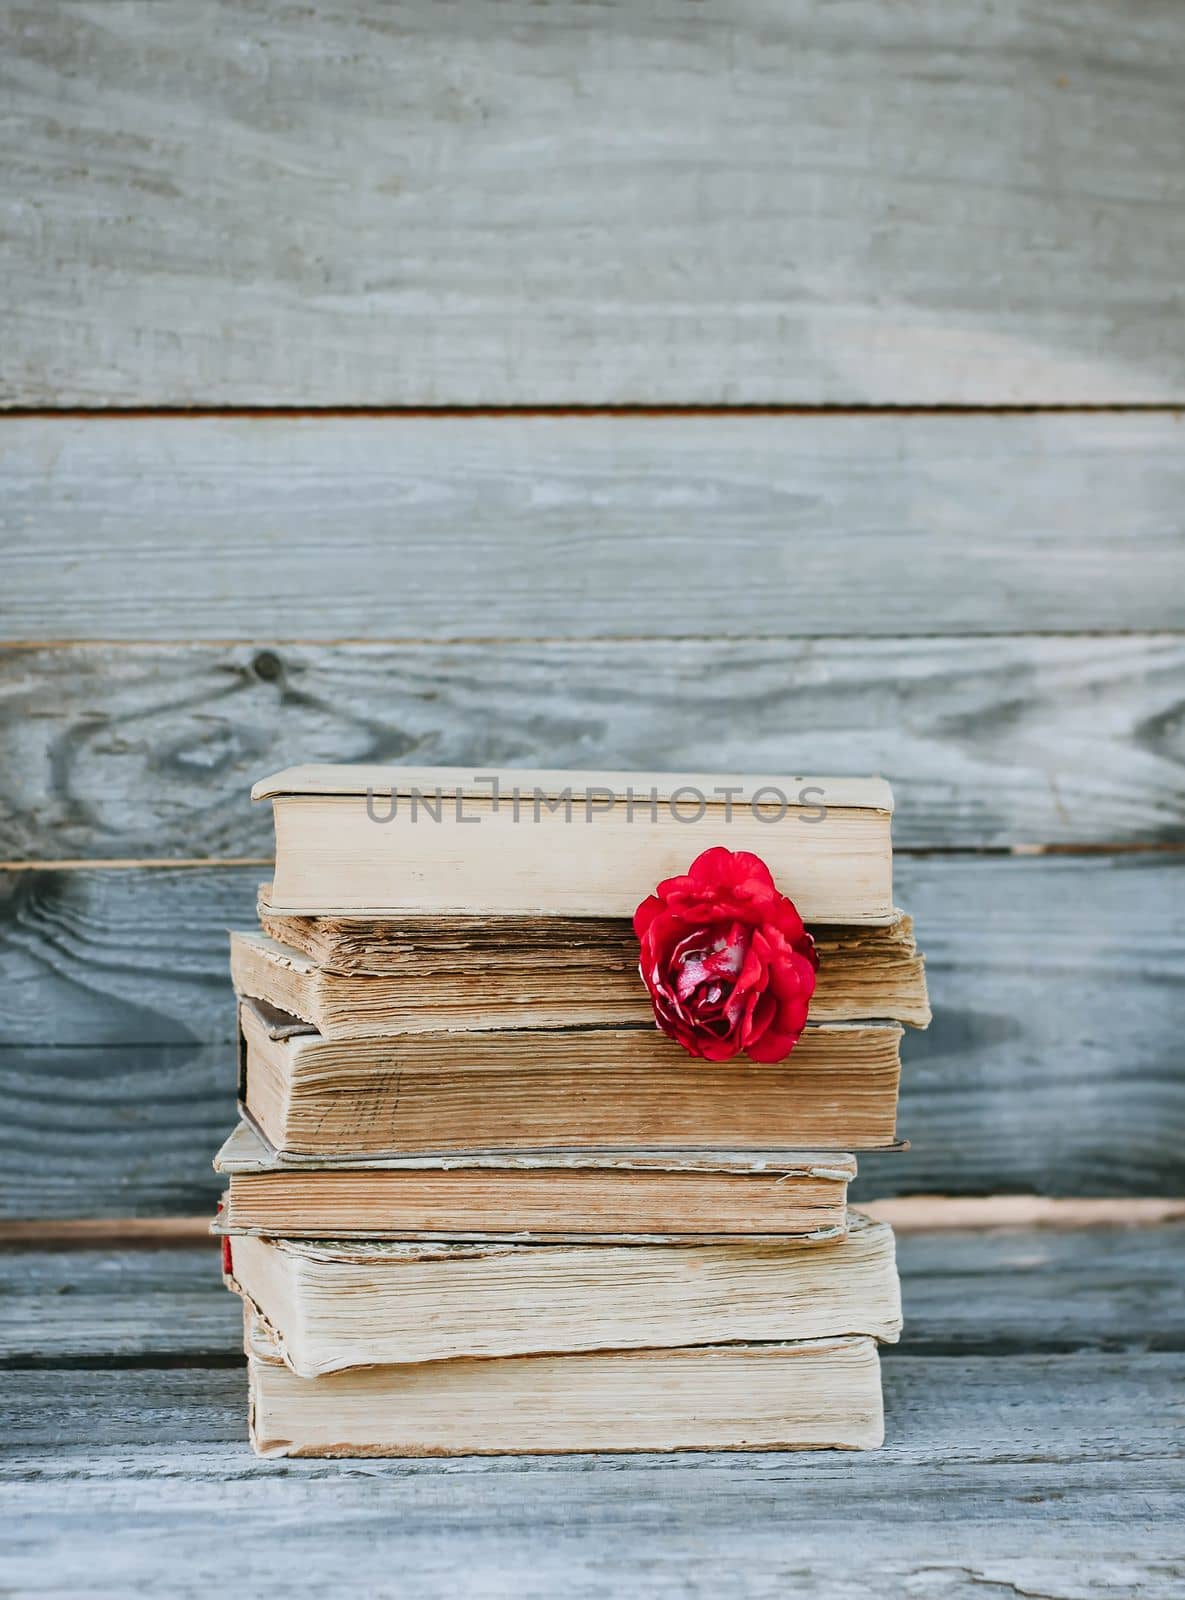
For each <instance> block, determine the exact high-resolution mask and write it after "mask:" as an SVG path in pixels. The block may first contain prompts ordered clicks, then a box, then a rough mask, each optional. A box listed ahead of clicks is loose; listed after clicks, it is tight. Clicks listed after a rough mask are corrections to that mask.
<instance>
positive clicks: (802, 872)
mask: <svg viewBox="0 0 1185 1600" xmlns="http://www.w3.org/2000/svg"><path fill="white" fill-rule="evenodd" d="M251 794H252V799H255V800H271V801H272V805H273V809H274V815H275V828H276V869H275V876H274V880H273V883H272V889H271V896H270V900H271V909H272V910H273V911H274V912H275V913H277V914H280V915H298V916H299V915H303V916H322V915H329V914H334V913H336V914H349V913H357V914H359V915H379V916H385V915H405V916H438V915H439V916H447V915H454V914H457V913H470V914H477V915H516V916H566V917H629V916H632V915H633V912H634V909H635V907H636V906H637V905H638V903H639V902H640V901H641V900H643V899H644V898H645V897H646V895H647V894H649V893H650V892H651V891H652V890H653V889H654V886H655V885H656V884H657V883H659V882H661V881H662V880H663V879H664V878H671V877H677V876H679V875H680V874H681V873H684V872H686V871H687V868H688V867H689V866H690V864H691V862H692V861H693V860H694V859H695V857H696V856H698V855H699V854H700V853H701V852H702V851H704V850H707V849H709V848H711V846H713V845H724V846H726V847H727V848H728V849H730V850H749V851H752V852H753V853H754V854H756V855H759V856H760V857H761V858H762V860H763V861H764V862H765V863H766V865H767V866H768V867H769V869H770V871H771V873H772V874H773V877H774V881H775V883H776V884H777V885H778V887H779V889H781V890H782V892H783V893H784V894H788V895H789V896H790V898H791V899H792V900H793V901H794V903H795V905H796V906H797V907H798V910H799V913H800V915H801V916H802V917H803V918H804V919H805V920H806V921H807V922H828V923H865V924H871V923H888V922H890V921H892V919H893V916H894V911H893V886H892V846H891V843H890V837H889V827H890V821H891V817H892V810H893V794H892V790H891V789H890V788H889V785H888V784H887V783H886V782H885V781H884V780H883V779H882V778H790V777H755V776H727V775H719V774H716V775H712V774H703V773H692V774H687V773H646V772H543V771H528V770H514V769H501V770H493V769H481V768H469V767H389V766H385V767H381V766H307V767H289V768H287V769H286V770H285V771H283V772H278V773H276V775H275V776H274V777H271V778H265V779H263V781H262V782H260V783H257V784H256V785H255V787H254V789H253V790H252V791H251Z"/></svg>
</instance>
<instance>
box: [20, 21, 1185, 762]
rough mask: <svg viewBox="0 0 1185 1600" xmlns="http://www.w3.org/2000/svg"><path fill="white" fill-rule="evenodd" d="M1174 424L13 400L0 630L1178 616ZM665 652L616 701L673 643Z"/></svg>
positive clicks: (1072, 624) (872, 630)
mask: <svg viewBox="0 0 1185 1600" xmlns="http://www.w3.org/2000/svg"><path fill="white" fill-rule="evenodd" d="M64 9H65V8H64V7H61V6H58V7H54V8H52V10H51V12H50V13H49V14H51V15H53V14H60V13H61V11H62V10H64ZM159 9H160V8H158V7H152V8H149V11H148V12H146V13H145V15H146V16H148V15H152V16H156V15H158V14H159ZM167 9H168V7H167V6H166V10H167ZM111 14H112V15H121V14H122V13H120V12H118V11H115V12H112V13H111ZM4 15H5V16H9V15H11V10H8V11H6V12H5V13H4ZM500 15H501V13H500ZM1079 20H1081V19H1079ZM1181 33H1182V37H1183V39H1185V21H1183V22H1182V23H1181ZM1183 76H1185V75H1183ZM1182 184H1183V185H1185V179H1182ZM1183 247H1185V240H1183ZM9 320H10V322H11V321H12V316H10V319H9ZM643 343H645V341H643ZM1181 344H1182V349H1183V355H1185V336H1183V337H1182V339H1181ZM648 359H649V357H648ZM9 370H11V363H10V364H9ZM322 398H324V397H322ZM904 398H905V397H904V395H903V394H902V393H900V392H896V393H895V394H894V396H893V399H894V400H896V401H900V400H903V399H904ZM1026 398H1027V399H1033V398H1035V397H1034V396H1033V395H1032V394H1029V395H1027V396H1026ZM1182 438H1183V434H1182V427H1181V424H1180V423H1179V422H1178V421H1177V418H1176V416H1175V415H1174V414H1173V413H1169V412H1154V413H1128V414H1123V413H1110V414H1067V415H1044V416H1043V415H1007V416H986V415H976V416H970V417H968V416H928V415H883V416H872V417H870V416H861V415H852V416H762V415H751V416H678V417H638V416H574V417H547V416H544V417H524V416H505V417H451V418H449V417H402V418H400V417H394V418H391V417H389V418H365V417H361V418H360V417H337V418H333V417H329V418H307V419H294V418H259V417H254V418H243V417H237V418H236V417H224V418H210V417H206V418H181V417H172V418H170V417H164V418H161V417H156V418H153V417H137V418H133V419H123V420H119V421H114V420H111V419H106V420H105V419H102V418H98V419H96V418H90V419H77V418H53V417H50V418H45V417H42V418H21V419H11V420H10V421H9V422H7V423H6V424H5V426H4V428H3V429H2V430H0V533H2V534H3V543H4V546H5V561H4V578H5V582H4V584H3V589H2V592H0V638H2V639H8V640H34V641H36V640H58V639H92V640H94V639H121V640H146V639H147V640H152V639H180V640H198V639H206V640H226V639H239V640H257V639H260V640H321V641H332V640H337V639H370V640H385V641H391V640H409V639H411V640H424V639H434V640H444V639H453V640H458V639H478V640H486V639H494V638H498V639H524V638H526V639H538V638H547V639H556V640H571V639H584V638H592V637H598V638H606V637H613V638H640V639H650V638H654V637H655V636H661V637H664V638H692V639H695V638H708V639H716V640H719V639H721V638H737V637H739V638H742V639H745V640H748V641H750V642H751V641H753V640H754V639H758V638H762V637H772V638H777V639H785V638H787V637H788V636H789V637H792V638H793V637H797V638H799V639H804V638H807V637H814V636H836V635H838V636H843V637H850V636H853V635H855V636H860V635H877V636H894V635H899V634H939V635H960V634H1009V633H1021V632H1026V631H1039V632H1042V633H1065V632H1073V631H1075V630H1090V631H1116V630H1119V631H1127V630H1133V629H1168V630H1180V628H1181V625H1182V618H1181V607H1180V603H1179V596H1180V593H1181V591H1182V589H1185V540H1183V539H1182V536H1181V535H1182V511H1181V506H1182V502H1183V501H1185V451H1183V450H1182ZM665 658H666V647H665V646H664V647H663V656H662V657H661V658H658V657H656V656H655V655H654V654H653V652H651V654H650V655H649V656H648V658H647V660H648V665H647V667H646V669H645V671H644V673H642V674H641V675H640V677H639V679H638V680H637V681H636V682H635V683H634V684H633V685H632V686H631V691H630V696H629V698H630V700H631V701H632V702H636V701H637V700H638V698H639V696H640V694H641V692H642V690H643V689H644V688H645V687H646V685H647V684H650V685H651V686H652V692H659V693H666V692H667V691H664V690H663V689H662V687H661V682H662V679H663V678H664V677H665V676H666V672H667V671H670V670H674V671H675V673H676V676H677V677H680V676H683V675H684V674H685V673H686V671H687V667H686V661H687V657H686V654H685V653H684V654H683V655H682V657H681V658H677V659H680V660H681V662H682V665H681V667H680V668H677V669H670V668H668V665H667V662H666V659H665ZM738 658H739V656H738V652H737V651H734V652H733V653H732V654H731V657H729V656H726V657H725V658H724V660H725V661H728V660H731V661H732V662H734V663H735V662H736V661H737V660H738ZM800 667H801V668H802V670H804V671H805V670H806V664H805V663H804V662H800ZM664 669H666V670H664ZM916 670H917V669H916V668H915V669H914V670H913V671H908V670H907V672H906V676H907V678H908V679H911V680H913V681H914V683H915V685H916ZM808 681H809V680H808ZM697 682H698V685H699V688H700V693H701V695H703V696H704V697H705V698H707V699H708V700H710V701H711V700H715V699H717V698H718V697H717V693H716V691H715V689H714V687H713V686H712V685H711V682H710V680H709V681H708V682H707V683H705V680H704V679H703V677H702V675H701V677H700V678H699V679H698V680H697ZM378 687H379V686H378V683H377V682H376V683H374V684H372V690H375V691H377V689H378ZM553 693H554V689H553ZM550 698H551V696H549V699H550ZM520 717H521V713H520ZM369 718H370V721H371V724H372V726H373V728H374V732H375V733H376V735H377V734H378V732H379V730H380V729H381V728H382V727H383V726H384V725H385V724H386V722H387V717H386V716H384V715H383V714H382V713H381V712H376V708H375V704H374V701H373V699H372V702H371V707H370V712H369ZM295 755H296V753H295V752H294V753H293V755H292V756H290V757H289V760H292V759H295ZM700 764H702V754H701V757H700ZM814 765H815V768H816V770H817V762H816V763H814ZM742 770H746V771H753V770H755V768H754V765H753V762H752V761H750V762H749V763H748V764H747V765H746V766H745V767H744V768H743V769H742ZM857 770H864V769H863V768H859V769H857Z"/></svg>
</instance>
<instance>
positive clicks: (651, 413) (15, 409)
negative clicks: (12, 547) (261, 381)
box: [0, 396, 1185, 422]
mask: <svg viewBox="0 0 1185 1600" xmlns="http://www.w3.org/2000/svg"><path fill="white" fill-rule="evenodd" d="M1183 410H1185V396H1182V397H1181V398H1180V399H1176V400H1132V401H1127V402H1123V401H1121V402H1118V403H1115V404H1110V403H1107V402H1105V401H1094V402H1092V401H1080V402H1075V401H1070V400H1062V401H1052V402H1047V403H1042V402H1040V401H1035V402H1031V403H1025V402H1021V401H1008V402H1003V403H1000V404H996V405H991V404H988V403H984V402H978V403H976V402H948V403H945V404H940V403H935V404H931V405H909V404H906V405H893V404H890V403H887V402H881V403H878V404H870V405H860V404H855V403H850V402H849V403H847V404H842V403H835V404H826V403H824V404H821V405H802V404H798V405H793V404H786V403H783V402H779V401H775V400H769V401H751V402H748V403H743V404H739V405H712V404H708V403H706V402H705V403H690V404H687V405H676V404H667V405H652V404H644V403H642V402H640V401H632V400H623V401H621V402H620V403H619V404H607V403H604V402H600V403H593V404H590V405H579V404H575V403H571V404H567V405H559V404H553V405H501V406H497V405H485V406H482V405H472V406H466V405H439V406H425V405H420V406H384V405H347V404H333V403H329V404H326V405H290V406H258V405H246V406H219V405H191V406H184V405H156V406H150V405H149V406H145V405H129V406H120V405H112V406H3V405H0V422H3V421H4V420H5V419H7V418H10V417H11V418H12V419H13V420H14V421H29V420H38V421H40V420H48V421H54V420H56V419H59V418H60V419H61V420H62V421H66V422H69V421H79V420H82V421H91V420H93V421H98V422H108V421H110V422H122V421H138V420H141V421H142V420H143V419H145V418H151V417H173V418H177V419H179V420H182V421H184V420H186V419H188V418H202V417H232V418H233V417H246V418H251V417H259V418H263V419H266V418H269V417H280V418H292V419H300V418H305V417H307V418H308V419H309V420H311V421H317V420H320V419H322V418H329V417H390V418H392V419H402V418H408V419H409V420H414V419H415V418H417V417H430V418H436V417H461V418H466V417H878V416H887V417H902V416H905V417H1030V416H1043V415H1047V414H1052V415H1077V414H1085V415H1096V414H1103V415H1118V416H1122V415H1123V414H1124V413H1125V412H1137V413H1144V412H1153V413H1155V412H1162V413H1165V414H1167V415H1169V416H1174V417H1175V416H1179V415H1180V414H1181V412H1182V411H1183Z"/></svg>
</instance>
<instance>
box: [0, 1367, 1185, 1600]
mask: <svg viewBox="0 0 1185 1600" xmlns="http://www.w3.org/2000/svg"><path fill="white" fill-rule="evenodd" d="M1183 1377H1185V1363H1183V1360H1182V1357H1181V1356H1179V1355H1159V1356H1157V1355H1151V1356H1143V1357H1139V1358H1136V1359H1133V1358H1131V1357H1129V1356H1106V1355H1080V1356H1075V1357H1073V1358H1066V1357H1056V1356H1055V1357H1048V1356H1015V1357H1010V1358H1006V1359H1003V1360H990V1359H983V1358H978V1359H976V1358H969V1359H968V1358H962V1359H960V1358H948V1359H942V1358H930V1359H926V1358H917V1357H913V1358H911V1357H898V1358H896V1359H894V1360H892V1361H890V1362H886V1364H885V1390H886V1412H887V1427H888V1442H887V1444H886V1447H885V1449H884V1450H883V1451H881V1452H879V1453H874V1454H871V1455H844V1454H830V1453H828V1454H820V1455H813V1454H808V1455H800V1456H795V1455H785V1454H773V1455H757V1456H753V1455H746V1454H743V1453H742V1454H737V1455H728V1456H721V1455H705V1456H699V1455H685V1456H680V1457H674V1458H671V1457H658V1456H643V1457H620V1456H619V1457H612V1456H602V1457H589V1456H582V1457H581V1456H578V1457H570V1458H562V1457H553V1458H543V1459H535V1460H517V1461H516V1460H513V1459H505V1458H504V1459H502V1460H493V1461H473V1460H468V1461H466V1460H461V1461H451V1462H438V1461H437V1462H433V1461H418V1462H355V1463H349V1462H315V1461H308V1462H303V1461H302V1462H271V1461H268V1462H260V1461H256V1460H254V1459H253V1458H252V1457H251V1455H250V1453H249V1451H248V1447H247V1445H246V1442H245V1438H244V1435H245V1422H246V1393H245V1382H244V1379H243V1376H242V1374H241V1373H240V1372H230V1371H225V1370H223V1371H209V1370H202V1369H193V1368H189V1369H184V1368H183V1369H173V1370H164V1371H148V1372H144V1371H117V1372H95V1371H86V1372H61V1371H57V1372H32V1373H19V1374H9V1375H7V1378H6V1386H7V1393H6V1401H7V1405H8V1411H9V1426H8V1428H7V1429H6V1434H5V1441H4V1444H3V1446H2V1447H0V1509H2V1511H3V1514H4V1519H5V1521H4V1525H5V1530H6V1531H5V1545H6V1551H5V1555H6V1561H5V1577H6V1581H7V1583H8V1584H9V1585H10V1586H11V1587H12V1588H13V1589H14V1590H15V1591H16V1592H17V1593H20V1594H25V1593H28V1592H32V1591H33V1590H34V1589H36V1591H37V1592H45V1590H46V1589H47V1588H48V1589H50V1591H51V1592H56V1593H70V1594H96V1593H103V1594H111V1593H113V1592H118V1593H120V1594H148V1593H151V1594H159V1593H161V1592H162V1589H163V1590H164V1591H166V1592H168V1593H170V1594H181V1595H194V1596H197V1595H199V1594H202V1595H208V1594H209V1593H210V1592H211V1590H212V1589H213V1588H214V1587H215V1586H225V1584H226V1583H227V1582H228V1581H229V1580H230V1578H231V1576H232V1573H234V1574H238V1575H239V1576H240V1577H241V1576H242V1575H243V1574H244V1573H253V1572H258V1573H259V1574H260V1579H261V1581H262V1578H263V1574H266V1576H267V1581H268V1583H269V1584H274V1585H275V1586H276V1588H277V1590H278V1591H279V1590H282V1591H283V1592H284V1593H294V1594H300V1595H306V1594H307V1595H313V1594H317V1593H321V1594H323V1593H324V1592H325V1590H326V1589H327V1588H331V1587H333V1586H334V1585H335V1584H338V1583H340V1581H341V1574H342V1572H343V1570H344V1569H345V1568H346V1567H348V1570H349V1575H350V1582H351V1583H352V1584H354V1585H357V1587H358V1588H359V1589H360V1590H362V1591H364V1592H366V1593H374V1594H381V1595H394V1594H396V1593H398V1592H404V1593H406V1592H407V1591H408V1590H409V1589H412V1590H414V1592H415V1593H416V1594H425V1595H429V1596H435V1595H441V1596H443V1595H446V1594H447V1595H452V1594H455V1593H456V1592H457V1589H458V1587H464V1589H465V1590H466V1592H467V1593H474V1594H478V1595H482V1596H505V1595H509V1594H512V1593H514V1594H521V1595H524V1596H538V1597H543V1596H551V1595H554V1594H556V1593H558V1592H563V1593H565V1594H576V1595H582V1596H583V1595H587V1596H609V1595H613V1594H620V1593H622V1592H623V1591H624V1592H628V1593H630V1594H639V1595H656V1596H660V1597H664V1600H665V1597H666V1596H672V1597H673V1596H676V1595H678V1596H686V1595H689V1594H690V1595H701V1594H702V1595H707V1594H713V1595H718V1594H730V1595H744V1596H754V1597H760V1600H764V1597H766V1596H770V1597H773V1596H777V1595H784V1594H785V1593H786V1592H787V1585H788V1584H790V1583H792V1585H793V1590H794V1592H795V1593H806V1594H810V1595H815V1596H827V1597H834V1600H841V1597H842V1600H852V1597H854V1596H856V1595H858V1594H863V1593H869V1592H876V1593H899V1592H903V1593H911V1592H913V1593H923V1594H932V1595H941V1596H944V1597H945V1596H948V1595H954V1596H958V1597H960V1600H970V1597H972V1596H975V1597H977V1600H982V1597H983V1596H984V1595H985V1594H986V1595H1000V1596H1001V1600H1002V1597H1003V1596H1005V1595H1014V1594H1016V1593H1024V1594H1030V1595H1033V1594H1040V1595H1047V1596H1057V1597H1067V1596H1069V1597H1073V1596H1078V1597H1082V1596H1089V1597H1092V1600H1094V1597H1100V1600H1101V1597H1103V1596H1108V1595H1115V1596H1118V1595H1125V1596H1126V1595H1130V1594H1133V1593H1139V1594H1140V1595H1141V1596H1144V1595H1148V1596H1153V1597H1156V1600H1175V1596H1176V1595H1177V1594H1179V1592H1180V1585H1181V1581H1182V1578H1183V1577H1185V1563H1183V1562H1182V1559H1181V1555H1180V1532H1179V1530H1180V1518H1179V1512H1180V1505H1181V1495H1182V1489H1183V1487H1185V1471H1183V1468H1182V1462H1181V1445H1180V1432H1179V1428H1178V1426H1177V1421H1176V1417H1175V1415H1174V1410H1175V1407H1176V1405H1177V1402H1178V1400H1179V1394H1180V1384H1181V1381H1182V1378H1183ZM228 1496H229V1498H228ZM393 1575H394V1576H393Z"/></svg>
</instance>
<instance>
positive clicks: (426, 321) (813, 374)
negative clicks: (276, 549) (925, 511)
mask: <svg viewBox="0 0 1185 1600" xmlns="http://www.w3.org/2000/svg"><path fill="white" fill-rule="evenodd" d="M2 21H3V40H2V48H0V59H2V60H3V61H4V63H5V68H4V77H3V80H2V82H3V89H4V95H5V103H6V108H7V110H6V116H5V121H4V145H3V148H2V158H0V173H3V174H4V179H3V188H2V189H0V205H2V208H3V212H4V214H5V216H6V224H5V235H4V248H5V256H6V265H5V273H4V281H5V284H6V290H7V293H6V300H7V305H6V307H5V312H6V315H5V323H6V359H5V362H4V386H3V390H2V391H0V393H2V394H3V398H4V399H6V400H7V401H8V402H9V403H10V404H33V405H99V406H102V405H109V404H161V403H165V404H175V405H190V404H204V403H211V402H213V403H218V404H260V405H277V404H290V405H307V404H318V405H324V404H344V403H351V404H355V403H360V402H365V403H380V404H391V403H395V404H416V405H418V404H433V405H435V404H454V405H455V404H462V403H463V404H503V403H522V402H526V403H542V402H559V403H571V402H577V403H590V402H614V403H620V402H654V403H658V402H662V403H670V402H674V403H686V402H691V401H701V402H708V403H724V402H729V403H731V402H751V401H757V402H761V401H791V402H806V403H819V402H840V403H843V402H867V401H871V402H886V403H889V404H901V403H947V402H967V401H974V402H990V403H996V402H1002V401H1020V402H1037V401H1039V402H1070V403H1074V402H1085V401H1092V402H1104V403H1107V402H1110V403H1114V402H1132V401H1163V400H1179V399H1181V398H1182V396H1183V394H1185V338H1183V336H1182V325H1181V315H1180V311H1181V304H1180V270H1179V266H1180V260H1181V257H1182V255H1183V254H1185V175H1183V173H1182V166H1181V162H1180V161H1179V159H1178V156H1179V148H1178V147H1179V132H1180V122H1181V117H1182V113H1183V112H1185V100H1183V98H1182V88H1181V85H1182V82H1183V81H1185V19H1183V18H1182V15H1181V11H1180V8H1179V7H1178V6H1177V5H1175V4H1174V3H1173V0H1145V3H1143V4H1141V5H1139V6H1136V7H1130V6H1117V5H1115V4H1114V3H1110V0H1083V3H1082V4H1080V5H1078V6H1076V7H1074V9H1073V12H1072V14H1070V13H1068V12H1067V11H1066V10H1065V8H1064V7H1061V6H1058V5H1055V4H1052V3H1050V0H1039V3H1031V0H1004V3H1000V4H990V3H988V0H973V3H966V4H963V5H960V6H938V5H925V6H917V7H908V8H904V9H902V8H894V11H893V14H892V16H890V15H888V14H887V13H886V12H885V10H884V8H883V7H881V6H879V5H877V4H875V3H873V0H857V3H854V4H851V5H848V6H845V7H842V8H838V9H837V8H835V7H831V6H828V7H819V6H815V5H812V4H810V3H809V0H794V3H792V4H789V5H771V4H769V3H768V0H743V3H737V4H733V5H731V6H729V7H727V8H725V9H723V10H720V11H714V10H712V9H704V8H701V9H699V10H697V11H695V12H694V13H692V12H689V11H687V10H686V9H685V8H684V7H682V6H680V5H676V4H672V3H670V0H644V3H641V4H634V5H630V6H609V5H606V6H596V7H590V6H584V5H576V4H574V3H571V4H553V5H549V6H546V7H543V8H541V7H539V6H536V5H533V4H530V3H528V0H508V3H504V4H501V5H499V6H498V7H496V8H493V9H491V8H488V7H483V6H468V7H463V8H457V7H451V6H450V7H439V6H434V5H431V4H427V3H406V0H405V3H403V4H400V5H397V6H382V7H380V6H361V7H360V6H358V5H357V4H352V3H344V0H337V3H333V4H329V3H326V4H320V5H318V6H316V7H315V8H312V9H309V10H304V11H301V10H294V9H292V8H291V7H289V6H287V5H285V4H283V3H281V0H269V3H260V4H256V5H253V6H252V7H251V8H250V9H249V10H246V11H245V10H244V8H243V7H242V6H241V5H236V4H234V3H232V0H223V3H221V4H207V5H203V6H200V7H196V8H195V7H192V6H188V5H185V4H183V3H182V0H168V3H164V0H158V3H156V4H152V5H142V6H141V5H133V6H100V7H98V8H97V9H95V8H93V7H91V6H87V5H84V4H68V3H58V4H54V5H49V6H47V5H35V4H26V5H16V4H13V5H6V6H5V7H4V10H3V13H2Z"/></svg>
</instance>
